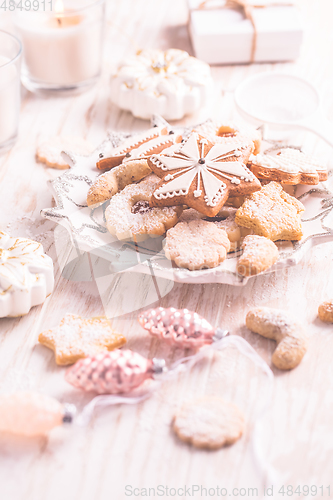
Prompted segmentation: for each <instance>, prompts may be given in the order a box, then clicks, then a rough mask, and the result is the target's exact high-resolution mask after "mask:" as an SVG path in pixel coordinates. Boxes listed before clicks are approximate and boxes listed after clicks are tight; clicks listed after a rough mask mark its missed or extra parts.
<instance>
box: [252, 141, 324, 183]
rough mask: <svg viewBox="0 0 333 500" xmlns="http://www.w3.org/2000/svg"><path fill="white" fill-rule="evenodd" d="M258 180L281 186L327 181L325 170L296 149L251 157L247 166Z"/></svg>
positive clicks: (318, 163) (286, 149)
mask: <svg viewBox="0 0 333 500" xmlns="http://www.w3.org/2000/svg"><path fill="white" fill-rule="evenodd" d="M247 166H248V167H249V169H250V170H251V171H252V172H253V173H254V175H255V176H256V177H258V178H259V179H269V180H272V181H278V182H282V183H283V184H294V185H295V184H318V182H321V181H326V180H327V176H328V175H327V169H326V168H325V167H324V166H323V165H322V164H321V163H320V162H318V161H317V160H315V159H314V158H311V157H309V156H307V155H306V154H304V153H302V152H301V151H299V150H297V149H292V148H285V149H282V150H281V151H280V152H278V153H277V154H260V155H257V156H251V157H250V161H249V163H248V164H247Z"/></svg>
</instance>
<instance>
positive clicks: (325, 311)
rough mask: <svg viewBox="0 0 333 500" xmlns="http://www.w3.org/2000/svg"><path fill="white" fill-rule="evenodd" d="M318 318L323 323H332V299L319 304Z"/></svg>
mask: <svg viewBox="0 0 333 500" xmlns="http://www.w3.org/2000/svg"><path fill="white" fill-rule="evenodd" d="M318 317H319V319H321V321H324V322H325V323H333V299H331V300H327V301H326V302H323V303H322V304H320V306H319V307H318Z"/></svg>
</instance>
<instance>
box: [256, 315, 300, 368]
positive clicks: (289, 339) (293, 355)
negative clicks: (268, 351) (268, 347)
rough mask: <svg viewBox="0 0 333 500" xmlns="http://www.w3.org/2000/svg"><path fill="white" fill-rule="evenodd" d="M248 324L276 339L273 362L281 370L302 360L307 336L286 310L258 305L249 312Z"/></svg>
mask: <svg viewBox="0 0 333 500" xmlns="http://www.w3.org/2000/svg"><path fill="white" fill-rule="evenodd" d="M246 326H247V328H248V329H249V330H251V331H252V332H254V333H258V334H259V335H262V336H263V337H265V338H267V339H272V340H275V341H276V343H277V346H276V349H275V351H274V353H273V356H272V362H273V364H274V365H275V366H276V367H277V368H279V369H280V370H291V369H292V368H295V367H296V366H297V365H299V363H300V362H301V361H302V359H303V356H304V354H305V353H306V351H307V348H308V339H307V336H306V334H305V333H304V331H303V329H302V327H301V326H300V325H299V324H298V323H296V322H295V321H294V320H293V319H292V318H290V317H289V315H288V314H286V313H285V312H284V311H279V310H277V309H271V308H269V307H257V308H256V309H252V310H251V311H249V312H248V313H247V315H246Z"/></svg>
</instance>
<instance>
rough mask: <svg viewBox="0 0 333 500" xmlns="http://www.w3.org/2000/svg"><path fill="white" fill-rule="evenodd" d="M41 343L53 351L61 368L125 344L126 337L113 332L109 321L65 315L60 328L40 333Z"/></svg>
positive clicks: (99, 318)
mask: <svg viewBox="0 0 333 500" xmlns="http://www.w3.org/2000/svg"><path fill="white" fill-rule="evenodd" d="M38 340H39V342H40V343H41V344H43V345H45V346H46V347H49V348H50V349H52V350H53V351H54V354H55V359H56V363H57V364H58V365H70V364H73V363H75V362H76V361H77V360H78V359H80V358H85V357H87V356H90V355H95V354H98V353H99V352H101V351H105V350H112V349H116V348H117V347H121V346H122V345H124V344H125V343H126V338H125V337H124V336H123V335H121V334H120V333H116V332H115V331H113V330H112V328H111V326H110V322H109V320H108V319H107V318H104V317H95V318H89V319H86V318H82V317H81V316H77V315H75V314H66V316H65V317H64V318H63V319H62V320H61V322H60V324H59V326H58V327H56V328H53V329H52V330H47V331H45V332H43V333H41V334H40V335H39V337H38Z"/></svg>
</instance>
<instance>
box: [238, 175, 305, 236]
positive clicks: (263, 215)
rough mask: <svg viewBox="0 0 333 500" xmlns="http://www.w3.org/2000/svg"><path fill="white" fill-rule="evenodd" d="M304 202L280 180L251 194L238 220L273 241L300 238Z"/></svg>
mask: <svg viewBox="0 0 333 500" xmlns="http://www.w3.org/2000/svg"><path fill="white" fill-rule="evenodd" d="M304 210H305V208H304V206H303V205H302V203H301V202H300V201H298V200H297V199H296V198H294V197H293V196H290V195H289V194H287V193H286V192H285V191H284V190H283V188H282V186H281V185H280V184H278V183H277V182H270V183H269V184H267V186H263V188H262V189H261V190H260V191H259V192H257V193H253V194H251V195H250V196H249V197H248V198H247V199H246V200H245V202H244V204H243V205H242V206H241V207H240V208H239V209H238V210H237V213H236V219H235V220H236V223H237V224H239V225H240V226H244V227H247V228H249V229H253V231H254V232H255V233H256V234H257V235H259V236H266V238H269V239H270V240H272V241H276V240H300V239H301V238H302V235H303V233H302V222H301V218H300V216H301V214H302V212H303V211H304Z"/></svg>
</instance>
